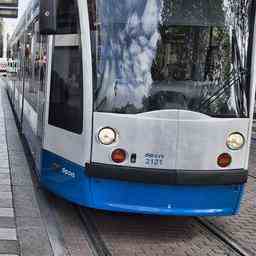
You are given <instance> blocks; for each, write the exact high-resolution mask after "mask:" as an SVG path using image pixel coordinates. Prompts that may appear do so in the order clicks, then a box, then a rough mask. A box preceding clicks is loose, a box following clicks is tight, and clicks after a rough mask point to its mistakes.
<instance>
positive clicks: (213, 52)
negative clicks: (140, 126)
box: [89, 0, 253, 117]
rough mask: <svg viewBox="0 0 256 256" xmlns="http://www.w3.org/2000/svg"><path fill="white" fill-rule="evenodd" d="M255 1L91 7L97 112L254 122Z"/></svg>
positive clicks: (151, 1)
mask: <svg viewBox="0 0 256 256" xmlns="http://www.w3.org/2000/svg"><path fill="white" fill-rule="evenodd" d="M250 2H251V1H250V0H248V1H244V0H236V1H233V0H129V1H126V0H120V1H115V0H94V1H89V15H90V30H91V43H92V62H93V83H94V110H95V111H98V112H111V113H123V114H137V113H143V112H149V111H155V110H163V109H184V110H190V111H196V112H201V113H204V114H207V115H209V116H215V117H247V116H248V100H249V99H248V94H249V93H248V91H249V73H250V69H249V68H248V67H249V65H250V58H249V57H250V55H249V53H250V41H251V40H250V39H251V37H252V32H253V31H252V28H251V27H252V26H251V24H250V17H251V13H249V12H250V10H251V9H252V8H250V6H249V5H250Z"/></svg>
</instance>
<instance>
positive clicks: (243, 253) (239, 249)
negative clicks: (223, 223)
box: [196, 217, 254, 256]
mask: <svg viewBox="0 0 256 256" xmlns="http://www.w3.org/2000/svg"><path fill="white" fill-rule="evenodd" d="M196 219H197V221H198V222H199V223H200V224H201V225H202V226H204V227H205V228H206V229H207V230H208V231H210V232H211V233H212V234H214V235H215V237H217V238H218V239H219V240H221V241H222V242H224V243H225V244H226V245H227V246H229V247H230V248H231V249H232V250H233V251H235V252H236V253H238V255H240V256H254V254H253V253H252V252H250V251H248V250H247V249H245V248H244V247H243V246H242V245H240V244H239V243H238V242H237V241H236V240H234V239H233V238H232V237H231V236H229V235H228V234H226V233H225V232H223V231H222V230H221V229H219V228H218V227H216V226H215V225H214V224H212V223H211V222H210V221H208V220H206V219H204V218H201V217H198V218H196Z"/></svg>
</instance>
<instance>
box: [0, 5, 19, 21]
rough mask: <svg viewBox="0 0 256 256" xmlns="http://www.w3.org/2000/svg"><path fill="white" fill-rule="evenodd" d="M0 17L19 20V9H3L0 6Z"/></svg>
mask: <svg viewBox="0 0 256 256" xmlns="http://www.w3.org/2000/svg"><path fill="white" fill-rule="evenodd" d="M0 17H1V18H17V17H18V9H17V8H3V7H1V6H0Z"/></svg>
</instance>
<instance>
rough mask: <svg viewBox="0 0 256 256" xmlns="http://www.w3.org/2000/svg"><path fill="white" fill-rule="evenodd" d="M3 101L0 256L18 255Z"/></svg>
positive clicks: (0, 103)
mask: <svg viewBox="0 0 256 256" xmlns="http://www.w3.org/2000/svg"><path fill="white" fill-rule="evenodd" d="M3 104H4V103H3V101H2V99H1V97H0V256H1V255H13V256H17V255H18V254H19V243H18V239H17V229H16V221H15V215H14V207H13V193H12V186H11V176H10V166H9V155H8V148H7V140H6V129H5V118H4V111H3Z"/></svg>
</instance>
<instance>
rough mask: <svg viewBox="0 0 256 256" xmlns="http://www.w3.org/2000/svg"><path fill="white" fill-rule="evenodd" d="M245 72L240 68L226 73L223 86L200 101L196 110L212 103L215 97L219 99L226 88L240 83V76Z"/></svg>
mask: <svg viewBox="0 0 256 256" xmlns="http://www.w3.org/2000/svg"><path fill="white" fill-rule="evenodd" d="M245 74H246V70H245V69H241V70H240V71H239V72H237V71H232V72H231V73H230V74H228V77H229V78H228V79H227V80H226V81H224V83H223V86H221V87H220V88H219V89H218V90H216V91H215V92H214V93H213V94H212V95H211V96H210V97H209V98H208V99H206V100H205V101H203V102H202V103H200V105H199V107H198V110H199V111H200V110H202V108H203V107H204V108H207V107H209V106H210V105H211V104H212V103H214V102H215V101H216V100H217V99H219V98H220V97H221V96H222V95H223V93H225V92H226V90H227V89H229V88H231V87H232V86H233V85H235V84H237V83H240V81H241V80H242V76H243V75H245Z"/></svg>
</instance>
